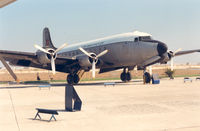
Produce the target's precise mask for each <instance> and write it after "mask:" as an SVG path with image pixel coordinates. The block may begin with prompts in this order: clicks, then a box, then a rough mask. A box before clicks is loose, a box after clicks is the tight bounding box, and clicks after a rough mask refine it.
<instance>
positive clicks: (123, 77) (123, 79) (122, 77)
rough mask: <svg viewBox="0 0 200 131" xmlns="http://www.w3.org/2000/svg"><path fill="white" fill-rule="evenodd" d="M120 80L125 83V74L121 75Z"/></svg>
mask: <svg viewBox="0 0 200 131" xmlns="http://www.w3.org/2000/svg"><path fill="white" fill-rule="evenodd" d="M120 79H121V80H122V81H123V82H126V73H125V72H123V73H121V75H120Z"/></svg>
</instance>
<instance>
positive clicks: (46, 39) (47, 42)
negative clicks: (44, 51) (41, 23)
mask: <svg viewBox="0 0 200 131" xmlns="http://www.w3.org/2000/svg"><path fill="white" fill-rule="evenodd" d="M43 48H53V49H56V48H55V47H54V45H53V43H52V41H51V36H50V32H49V29H48V28H47V27H45V28H44V30H43Z"/></svg>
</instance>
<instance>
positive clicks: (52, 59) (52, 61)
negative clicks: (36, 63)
mask: <svg viewBox="0 0 200 131" xmlns="http://www.w3.org/2000/svg"><path fill="white" fill-rule="evenodd" d="M51 69H52V72H53V74H54V75H55V74H56V67H55V60H54V58H53V56H52V57H51Z"/></svg>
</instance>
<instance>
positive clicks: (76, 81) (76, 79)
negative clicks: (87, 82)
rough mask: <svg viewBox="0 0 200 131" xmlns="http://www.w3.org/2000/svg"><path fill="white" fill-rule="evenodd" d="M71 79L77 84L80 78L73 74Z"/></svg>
mask: <svg viewBox="0 0 200 131" xmlns="http://www.w3.org/2000/svg"><path fill="white" fill-rule="evenodd" d="M73 80H74V84H78V82H79V80H80V78H79V76H78V75H77V74H75V75H74V79H73Z"/></svg>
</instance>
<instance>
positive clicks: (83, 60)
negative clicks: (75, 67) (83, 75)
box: [76, 54, 103, 70]
mask: <svg viewBox="0 0 200 131" xmlns="http://www.w3.org/2000/svg"><path fill="white" fill-rule="evenodd" d="M94 55H95V54H94ZM76 59H77V60H78V61H79V65H80V66H81V67H82V68H83V69H86V70H88V69H91V67H92V61H93V60H92V58H90V57H88V56H87V55H80V56H77V57H76ZM95 63H96V66H97V67H100V66H102V65H103V61H101V60H99V59H96V60H95Z"/></svg>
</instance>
